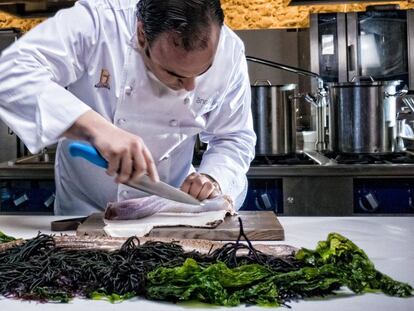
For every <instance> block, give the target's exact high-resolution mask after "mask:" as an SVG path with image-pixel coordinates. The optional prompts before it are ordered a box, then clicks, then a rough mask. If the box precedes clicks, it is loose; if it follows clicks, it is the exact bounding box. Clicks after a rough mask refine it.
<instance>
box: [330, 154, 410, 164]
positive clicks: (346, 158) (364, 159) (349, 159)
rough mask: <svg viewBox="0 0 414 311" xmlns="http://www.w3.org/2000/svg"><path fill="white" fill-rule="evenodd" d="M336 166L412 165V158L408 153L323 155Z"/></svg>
mask: <svg viewBox="0 0 414 311" xmlns="http://www.w3.org/2000/svg"><path fill="white" fill-rule="evenodd" d="M324 156H326V157H328V158H330V159H333V160H334V161H335V162H336V163H338V164H414V156H413V155H410V154H409V153H404V152H399V153H385V154H336V153H325V154H324Z"/></svg>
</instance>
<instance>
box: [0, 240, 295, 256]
mask: <svg viewBox="0 0 414 311" xmlns="http://www.w3.org/2000/svg"><path fill="white" fill-rule="evenodd" d="M53 239H54V241H55V243H56V246H57V247H59V248H63V249H73V250H82V249H97V250H104V251H115V250H117V249H120V248H121V246H122V245H123V244H124V243H125V241H126V240H127V238H114V237H96V236H88V235H82V236H75V235H58V236H53ZM139 241H140V243H141V244H144V243H145V242H148V241H160V242H165V243H177V244H178V245H181V246H182V248H183V249H184V251H186V252H191V251H198V252H200V253H202V254H207V253H209V252H212V251H214V250H215V249H217V248H220V247H222V246H223V245H224V244H226V243H225V242H219V241H210V240H202V239H180V240H177V239H172V238H159V237H157V238H151V237H142V238H139ZM23 243H25V241H24V240H22V239H19V240H16V241H12V242H8V243H3V244H0V253H1V252H3V251H6V250H7V249H10V248H13V247H16V246H19V245H22V244H23ZM241 243H244V241H241ZM253 245H254V247H255V248H256V249H257V250H259V251H261V252H263V253H265V254H268V255H273V256H277V257H284V256H290V255H292V254H294V253H296V252H297V251H298V248H296V247H294V246H291V245H286V244H271V245H270V244H262V243H254V242H253ZM240 254H243V253H242V252H240Z"/></svg>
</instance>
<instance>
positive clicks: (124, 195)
mask: <svg viewBox="0 0 414 311" xmlns="http://www.w3.org/2000/svg"><path fill="white" fill-rule="evenodd" d="M121 195H122V197H123V198H124V199H127V198H128V190H122V191H121Z"/></svg>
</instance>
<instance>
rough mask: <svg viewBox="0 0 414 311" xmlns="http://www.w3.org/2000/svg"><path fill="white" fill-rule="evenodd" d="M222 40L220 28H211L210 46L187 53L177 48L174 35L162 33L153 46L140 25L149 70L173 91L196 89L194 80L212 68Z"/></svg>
mask: <svg viewBox="0 0 414 311" xmlns="http://www.w3.org/2000/svg"><path fill="white" fill-rule="evenodd" d="M219 38H220V27H219V26H217V25H212V26H211V29H210V33H209V35H208V41H207V46H206V47H205V48H203V49H196V50H195V51H186V50H185V49H184V48H183V47H181V46H180V45H177V42H179V38H178V37H177V35H176V34H174V33H172V32H165V33H162V34H161V35H160V36H159V37H158V38H156V39H155V41H154V42H153V43H152V45H151V46H150V45H149V44H148V41H147V40H146V38H145V34H144V32H143V25H142V23H140V22H139V23H138V43H139V44H140V46H141V48H142V49H141V51H142V56H143V59H144V63H145V65H146V66H147V68H148V69H149V70H150V71H151V72H152V73H153V74H154V75H155V76H156V77H157V78H158V79H159V80H160V81H161V82H162V83H163V84H165V85H166V86H167V87H169V88H170V89H173V90H176V91H178V90H181V89H185V90H187V91H191V90H193V89H194V88H195V78H196V77H198V76H200V75H202V74H203V73H205V72H206V71H207V70H208V69H209V68H210V67H211V65H212V64H213V60H214V55H215V53H216V50H217V45H218V42H219Z"/></svg>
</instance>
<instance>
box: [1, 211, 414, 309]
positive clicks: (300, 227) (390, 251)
mask: <svg viewBox="0 0 414 311" xmlns="http://www.w3.org/2000/svg"><path fill="white" fill-rule="evenodd" d="M64 218H73V217H46V216H0V231H3V232H4V233H6V234H9V235H12V236H15V237H22V238H29V237H33V236H35V235H36V234H37V232H38V231H41V232H42V233H51V231H50V222H51V221H52V220H58V219H64ZM279 220H280V222H281V224H282V226H283V227H284V229H285V236H286V239H285V241H281V242H271V243H282V244H290V245H293V246H297V247H308V248H315V246H316V243H317V242H318V241H319V240H323V239H325V238H326V237H327V235H328V233H329V232H333V231H335V232H338V233H340V234H342V235H344V236H346V237H348V238H350V239H351V240H352V241H353V242H355V243H356V244H357V245H358V246H359V247H361V248H362V249H363V250H364V251H365V252H366V253H367V254H368V256H369V257H370V259H371V260H372V261H373V262H374V264H375V266H376V268H377V269H378V270H379V271H381V272H383V273H385V274H388V275H389V276H391V277H392V278H394V279H396V280H398V281H402V282H407V283H409V284H411V285H412V286H414V217H279ZM68 233H71V234H74V232H68ZM290 305H291V307H292V310H295V311H296V310H318V311H320V310H335V311H340V310H341V311H342V310H350V311H351V310H352V311H356V310H364V311H369V310H375V311H389V310H392V311H403V310H404V311H413V310H414V298H395V297H388V296H385V295H384V294H364V295H355V294H353V293H352V292H349V291H346V290H344V291H342V292H341V293H340V294H339V295H337V296H336V297H332V298H325V299H323V300H320V299H312V300H305V301H303V300H302V301H299V302H292V303H290ZM56 308H59V311H64V310H80V311H81V310H88V311H89V310H100V311H104V310H116V311H120V310H139V311H143V310H151V311H155V310H156V311H162V310H189V309H199V310H201V309H203V307H199V308H194V307H191V308H190V307H188V306H185V305H180V304H179V305H174V304H171V303H164V302H162V303H161V302H153V301H147V300H144V299H138V298H137V299H132V300H130V301H125V302H122V303H118V304H111V303H109V302H105V301H92V300H83V299H75V300H73V301H71V302H70V303H69V304H59V305H57V304H40V303H36V302H22V301H16V300H10V299H4V298H0V310H2V311H6V310H7V311H8V310H13V311H19V310H24V311H29V310H42V311H43V310H45V311H47V310H53V311H55V310H56ZM212 308H213V309H221V310H248V311H255V310H262V311H263V310H269V308H260V307H248V308H247V309H246V307H245V306H239V307H235V308H224V307H208V308H204V309H205V310H210V309H212ZM278 310H286V309H282V308H279V309H278Z"/></svg>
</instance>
